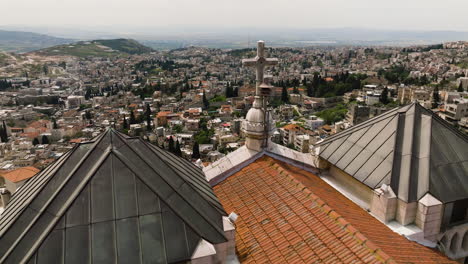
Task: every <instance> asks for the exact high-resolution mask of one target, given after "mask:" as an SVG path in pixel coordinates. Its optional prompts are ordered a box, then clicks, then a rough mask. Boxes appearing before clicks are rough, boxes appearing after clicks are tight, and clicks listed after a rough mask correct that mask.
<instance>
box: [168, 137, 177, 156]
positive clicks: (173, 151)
mask: <svg viewBox="0 0 468 264" xmlns="http://www.w3.org/2000/svg"><path fill="white" fill-rule="evenodd" d="M168 148H169V152H172V153H175V147H174V139H173V138H172V136H170V137H169V146H168Z"/></svg>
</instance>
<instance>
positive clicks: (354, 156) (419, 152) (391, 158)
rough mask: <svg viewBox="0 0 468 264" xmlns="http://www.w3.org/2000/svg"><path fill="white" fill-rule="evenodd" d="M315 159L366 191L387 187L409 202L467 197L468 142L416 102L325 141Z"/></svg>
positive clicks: (458, 132) (444, 200)
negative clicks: (424, 198)
mask: <svg viewBox="0 0 468 264" xmlns="http://www.w3.org/2000/svg"><path fill="white" fill-rule="evenodd" d="M319 146H320V150H319V156H320V157H321V158H323V159H325V160H327V161H328V162H330V163H331V164H333V165H335V166H336V167H338V168H339V169H341V170H343V171H344V172H346V173H347V174H349V175H351V176H353V177H354V178H356V179H357V180H359V181H360V182H362V183H364V184H366V185H367V186H369V187H370V188H377V187H380V186H381V185H382V184H384V183H385V184H389V185H391V187H392V189H393V190H394V191H395V193H396V194H397V195H398V197H399V198H400V199H402V200H404V201H408V202H413V201H417V200H419V199H420V198H422V197H423V196H424V195H425V194H426V193H430V194H432V195H433V196H434V197H436V198H437V199H439V200H440V201H442V202H452V201H456V200H461V199H465V198H468V177H467V175H468V151H466V149H468V137H467V136H466V135H465V134H463V133H461V132H460V131H458V130H456V129H455V128H453V127H452V126H450V125H449V124H447V123H446V122H445V121H444V120H442V119H441V118H440V117H438V116H437V115H436V114H434V113H432V112H431V111H430V110H427V109H425V108H424V107H422V106H421V105H419V104H418V103H413V104H410V105H407V106H403V107H400V108H396V109H393V110H391V111H388V112H386V113H384V114H382V115H379V116H377V117H374V118H372V119H370V120H368V121H366V122H364V123H361V124H359V125H357V126H354V127H352V128H349V129H347V130H345V131H343V132H341V133H338V134H336V135H334V136H332V137H329V138H327V139H325V140H324V141H323V142H321V143H320V144H319Z"/></svg>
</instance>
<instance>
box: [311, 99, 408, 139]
mask: <svg viewBox="0 0 468 264" xmlns="http://www.w3.org/2000/svg"><path fill="white" fill-rule="evenodd" d="M403 107H406V106H403ZM403 107H400V108H399V107H397V108H394V109H391V110H389V111H387V112H385V113H383V114H381V115H378V116H375V117H373V118H371V119H368V120H366V121H364V122H362V123H360V124H358V125H356V126H352V127H350V128H349V129H346V130H343V131H342V132H339V133H336V134H334V135H332V136H330V137H327V138H326V139H324V140H323V141H322V142H320V143H317V146H321V145H323V144H327V143H329V142H331V141H334V140H336V139H339V138H341V137H343V136H346V135H348V134H352V133H354V132H356V131H359V130H361V129H364V128H366V127H371V126H373V125H374V124H376V123H378V122H381V121H383V120H384V119H387V118H390V117H392V116H396V115H398V114H399V112H398V111H397V110H399V109H401V108H403ZM406 111H407V110H406ZM406 111H405V112H406Z"/></svg>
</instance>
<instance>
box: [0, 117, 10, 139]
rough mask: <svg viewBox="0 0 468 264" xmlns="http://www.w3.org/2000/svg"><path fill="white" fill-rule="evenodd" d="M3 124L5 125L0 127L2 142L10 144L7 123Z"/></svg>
mask: <svg viewBox="0 0 468 264" xmlns="http://www.w3.org/2000/svg"><path fill="white" fill-rule="evenodd" d="M3 122H4V124H3V125H2V126H1V127H0V140H1V142H8V134H7V128H6V126H5V121H3Z"/></svg>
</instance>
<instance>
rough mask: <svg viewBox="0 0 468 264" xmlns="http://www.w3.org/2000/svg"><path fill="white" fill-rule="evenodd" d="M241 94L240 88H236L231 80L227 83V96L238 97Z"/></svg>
mask: <svg viewBox="0 0 468 264" xmlns="http://www.w3.org/2000/svg"><path fill="white" fill-rule="evenodd" d="M237 96H239V89H237V88H234V87H233V86H232V84H231V83H230V82H228V83H227V85H226V97H227V98H231V97H237Z"/></svg>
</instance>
